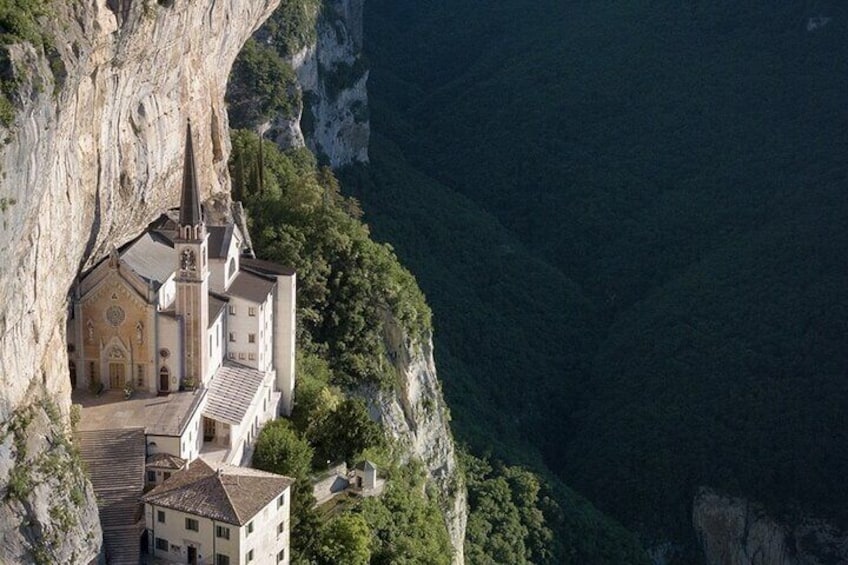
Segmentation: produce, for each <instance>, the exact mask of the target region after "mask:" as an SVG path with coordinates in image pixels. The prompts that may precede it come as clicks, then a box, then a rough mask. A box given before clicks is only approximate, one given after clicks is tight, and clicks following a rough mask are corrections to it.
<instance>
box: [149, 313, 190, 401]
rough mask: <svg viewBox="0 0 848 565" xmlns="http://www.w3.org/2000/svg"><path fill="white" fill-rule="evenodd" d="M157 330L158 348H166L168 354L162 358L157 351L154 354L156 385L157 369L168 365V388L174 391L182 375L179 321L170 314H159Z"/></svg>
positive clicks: (157, 382)
mask: <svg viewBox="0 0 848 565" xmlns="http://www.w3.org/2000/svg"><path fill="white" fill-rule="evenodd" d="M157 330H158V332H159V349H160V350H161V349H167V350H168V352H169V354H168V357H167V358H163V357H162V356H161V355H160V354H159V352H158V351H157V353H156V356H157V358H158V359H159V362H158V366H157V367H156V375H155V377H156V386H157V387H158V386H159V370H160V369H161V368H162V367H168V369H169V370H170V371H171V383H170V387H169V390H170V391H176V390H178V388H179V383H180V380H181V379H182V376H183V365H182V362H181V357H182V343H181V341H182V340H181V338H180V336H181V332H180V324H179V321H178V320H177V319H175V318H173V317H171V316H162V315H160V316H159V321H158V328H157Z"/></svg>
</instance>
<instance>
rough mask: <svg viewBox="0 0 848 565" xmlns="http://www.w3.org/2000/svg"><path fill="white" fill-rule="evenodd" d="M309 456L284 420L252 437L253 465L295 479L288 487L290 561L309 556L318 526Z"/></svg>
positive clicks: (310, 456) (306, 447) (288, 423)
mask: <svg viewBox="0 0 848 565" xmlns="http://www.w3.org/2000/svg"><path fill="white" fill-rule="evenodd" d="M312 457H313V450H312V448H311V447H310V446H309V444H308V443H307V442H306V441H305V440H303V439H301V438H300V437H299V436H298V434H297V432H296V431H295V430H294V428H293V427H292V425H291V423H290V422H289V421H288V420H274V421H272V422H269V423H268V424H266V425H265V427H263V428H262V431H260V432H259V437H258V438H257V439H256V449H255V451H254V453H253V466H254V467H255V468H257V469H261V470H263V471H269V472H271V473H277V474H280V475H286V476H289V477H292V478H293V479H294V480H295V482H294V485H292V489H291V490H292V500H291V539H292V562H298V561H297V560H299V559H301V558H308V557H309V556H310V555H312V552H313V550H314V547H313V546H314V544H315V532H316V531H317V530H318V527H319V526H318V516H317V515H316V514H315V511H314V509H313V506H314V505H315V497H314V496H313V495H312V485H311V484H310V481H309V473H310V471H311V463H312Z"/></svg>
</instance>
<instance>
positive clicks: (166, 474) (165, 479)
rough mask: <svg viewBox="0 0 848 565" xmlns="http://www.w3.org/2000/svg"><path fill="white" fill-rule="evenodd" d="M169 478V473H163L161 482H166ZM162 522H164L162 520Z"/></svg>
mask: <svg viewBox="0 0 848 565" xmlns="http://www.w3.org/2000/svg"><path fill="white" fill-rule="evenodd" d="M170 478H171V473H169V472H167V471H165V473H163V474H162V480H163V481H167V480H168V479H170ZM162 521H163V522H164V521H165V520H162Z"/></svg>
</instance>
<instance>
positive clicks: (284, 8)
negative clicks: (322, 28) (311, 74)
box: [257, 0, 321, 57]
mask: <svg viewBox="0 0 848 565" xmlns="http://www.w3.org/2000/svg"><path fill="white" fill-rule="evenodd" d="M320 6H321V0H283V1H282V2H280V5H279V7H278V8H277V9H276V10H274V13H273V14H271V17H269V18H268V19H267V20H266V21H265V23H264V24H263V25H262V27H261V28H260V29H259V31H258V32H257V36H259V37H260V38H268V39H269V40H270V43H272V44H273V45H274V46H275V47H276V49H277V52H278V53H279V54H280V56H282V57H290V56H292V55H294V54H295V53H297V52H298V51H300V50H301V49H302V48H304V47H307V46H309V45H310V44H312V43H314V42H315V39H316V37H315V26H316V22H317V20H318V12H319V7H320Z"/></svg>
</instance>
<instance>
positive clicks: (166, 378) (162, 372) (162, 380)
mask: <svg viewBox="0 0 848 565" xmlns="http://www.w3.org/2000/svg"><path fill="white" fill-rule="evenodd" d="M170 382H171V371H169V370H168V367H162V368H161V369H159V390H160V391H167V390H168V389H169V387H170Z"/></svg>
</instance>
